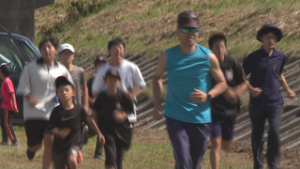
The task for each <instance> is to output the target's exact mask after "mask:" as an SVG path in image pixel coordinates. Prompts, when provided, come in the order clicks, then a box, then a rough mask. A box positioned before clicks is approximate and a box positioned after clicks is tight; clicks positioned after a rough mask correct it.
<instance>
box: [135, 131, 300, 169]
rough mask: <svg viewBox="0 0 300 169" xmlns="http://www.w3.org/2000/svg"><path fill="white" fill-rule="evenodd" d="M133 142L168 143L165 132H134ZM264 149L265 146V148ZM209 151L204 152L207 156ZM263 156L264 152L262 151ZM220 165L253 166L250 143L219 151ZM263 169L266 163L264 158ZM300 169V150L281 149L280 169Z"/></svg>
mask: <svg viewBox="0 0 300 169" xmlns="http://www.w3.org/2000/svg"><path fill="white" fill-rule="evenodd" d="M133 140H134V141H136V142H159V143H161V142H163V143H169V142H170V141H169V138H168V133H167V132H166V131H165V130H154V129H153V130H142V129H136V130H135V131H134V135H133ZM265 147H266V146H265ZM209 151H210V149H208V151H207V152H206V154H207V155H209ZM264 154H266V152H265V151H264ZM220 156H221V157H220V160H221V163H223V164H226V166H235V167H241V168H244V167H247V166H252V165H253V156H252V149H251V143H250V141H236V142H233V143H232V146H231V149H230V151H229V152H224V151H221V154H220ZM264 165H265V167H267V161H266V158H265V164H264ZM296 168H300V149H295V150H291V149H286V148H285V147H282V148H281V157H280V169H296Z"/></svg>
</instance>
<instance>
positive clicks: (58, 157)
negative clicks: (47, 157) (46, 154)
mask: <svg viewBox="0 0 300 169" xmlns="http://www.w3.org/2000/svg"><path fill="white" fill-rule="evenodd" d="M79 151H80V148H79V146H71V147H70V148H69V149H68V150H66V151H63V152H59V153H57V152H53V151H52V160H53V165H54V168H55V169H64V168H66V167H67V166H68V165H69V162H68V161H69V158H70V156H71V155H73V156H75V157H76V158H77V157H78V152H79Z"/></svg>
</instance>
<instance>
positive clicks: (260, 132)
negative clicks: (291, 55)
mask: <svg viewBox="0 0 300 169" xmlns="http://www.w3.org/2000/svg"><path fill="white" fill-rule="evenodd" d="M282 36H283V35H282V31H281V30H280V29H278V28H277V27H275V26H274V25H272V24H266V25H264V26H263V27H262V28H261V29H260V30H259V31H258V33H257V35H256V39H257V40H258V41H260V42H261V43H262V47H261V48H260V49H258V50H256V51H254V52H253V53H251V54H249V55H248V56H247V57H246V59H245V60H244V63H243V68H244V71H245V75H248V74H251V76H250V82H249V83H247V84H248V89H249V91H250V104H249V113H250V119H251V122H252V136H251V144H252V152H253V158H254V166H253V168H254V169H262V168H263V165H264V160H263V153H262V152H263V145H264V131H265V121H266V120H268V122H269V132H268V150H267V161H268V166H269V168H272V169H277V168H278V163H279V148H280V131H279V127H280V122H281V116H282V112H283V107H282V105H283V98H282V96H281V93H280V90H279V84H281V85H282V86H283V88H284V89H285V91H286V92H287V94H288V96H289V98H291V99H292V98H294V97H295V96H296V95H295V93H294V92H293V91H292V90H291V89H290V87H289V85H288V84H287V83H286V80H285V78H284V76H283V74H282V72H283V68H284V64H285V54H284V53H282V52H280V51H278V50H276V49H275V48H274V45H275V44H276V42H279V41H280V40H281V39H282ZM278 82H279V83H278Z"/></svg>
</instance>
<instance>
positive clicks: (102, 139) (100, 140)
mask: <svg viewBox="0 0 300 169" xmlns="http://www.w3.org/2000/svg"><path fill="white" fill-rule="evenodd" d="M98 139H99V142H100V143H101V144H102V145H104V144H105V137H104V136H103V134H101V133H100V134H99V135H98Z"/></svg>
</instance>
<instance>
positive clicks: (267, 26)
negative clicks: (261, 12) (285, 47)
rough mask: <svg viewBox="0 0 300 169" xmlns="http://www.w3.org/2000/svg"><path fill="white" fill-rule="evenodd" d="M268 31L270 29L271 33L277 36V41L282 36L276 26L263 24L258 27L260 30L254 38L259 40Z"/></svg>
mask: <svg viewBox="0 0 300 169" xmlns="http://www.w3.org/2000/svg"><path fill="white" fill-rule="evenodd" d="M269 31H272V33H273V34H274V35H275V36H276V37H277V42H279V41H280V40H281V39H282V37H283V34H282V31H281V30H280V29H279V28H277V27H276V26H274V25H273V24H265V25H263V26H262V28H260V30H259V31H258V32H257V35H256V39H257V40H258V41H260V42H261V40H260V39H259V38H260V37H261V36H262V35H264V34H266V32H269Z"/></svg>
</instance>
